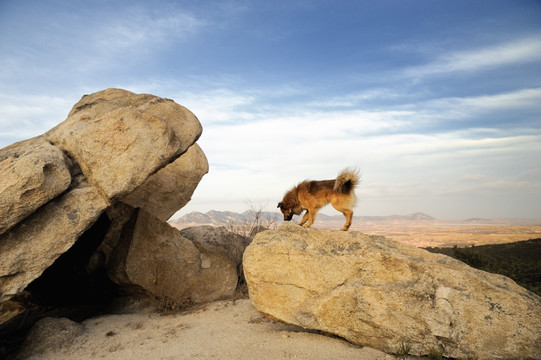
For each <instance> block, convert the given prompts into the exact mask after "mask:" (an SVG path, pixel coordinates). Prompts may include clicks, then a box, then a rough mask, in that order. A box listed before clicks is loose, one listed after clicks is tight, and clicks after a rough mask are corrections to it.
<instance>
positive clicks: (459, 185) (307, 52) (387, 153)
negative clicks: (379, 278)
mask: <svg viewBox="0 0 541 360" xmlns="http://www.w3.org/2000/svg"><path fill="white" fill-rule="evenodd" d="M0 36H1V41H0V147H4V146H7V145H9V144H11V143H13V142H15V141H19V140H22V139H26V138H29V137H32V136H36V135H39V134H42V133H43V132H45V131H46V130H48V129H50V128H51V127H53V126H55V125H56V124H58V123H59V122H61V121H63V120H64V119H65V117H66V116H67V113H68V112H69V110H70V108H71V107H72V106H73V104H75V103H76V102H77V101H78V100H79V99H80V98H81V96H82V95H84V94H89V93H92V92H95V91H98V90H102V89H105V88H109V87H119V88H124V89H127V90H130V91H134V92H137V93H143V92H144V93H151V94H154V95H158V96H163V97H167V98H171V99H174V100H175V101H176V102H178V103H179V104H182V105H184V106H186V107H188V108H189V109H190V110H192V111H193V112H194V113H195V114H196V115H197V117H198V118H199V120H200V121H201V123H202V124H203V129H204V130H203V135H202V137H201V139H200V140H199V144H200V146H201V147H202V149H203V151H204V152H205V154H206V155H207V157H208V160H209V164H210V172H209V173H208V174H207V175H206V176H205V177H204V178H203V180H202V181H201V183H200V185H199V187H198V189H197V190H196V192H195V193H194V196H193V199H192V201H191V202H190V204H188V205H187V206H186V207H185V208H184V209H182V210H181V211H180V212H179V213H177V215H176V216H179V215H182V214H184V213H186V212H190V211H202V212H206V211H208V210H211V209H214V210H232V211H244V210H246V209H247V208H248V203H252V204H255V205H256V206H262V207H264V208H265V209H267V210H271V211H272V210H275V207H276V203H277V202H278V201H279V200H280V199H281V197H282V196H283V194H284V193H285V192H286V191H287V190H288V188H290V187H291V186H293V185H295V184H296V183H298V182H299V181H301V180H303V179H306V178H311V179H330V178H334V177H335V176H336V174H337V173H338V172H339V171H340V170H341V169H342V168H344V167H347V166H355V167H358V168H359V169H360V170H361V172H362V175H363V182H362V183H361V186H360V187H359V189H358V190H357V195H358V197H359V199H360V201H359V204H358V208H357V210H356V215H389V214H408V213H412V212H416V211H421V212H425V213H427V214H429V215H432V216H435V217H437V218H440V219H466V218H470V217H486V218H541V156H540V155H541V2H540V1H538V0H532V1H525V0H524V1H523V0H509V1H502V0H489V1H472V0H467V1H462V0H455V1H437V0H431V1H413V0H412V1H406V0H394V1H391V0H389V1H386V0H381V1H321V0H319V1H318V0H315V1H292V0H288V1H227V0H225V1H182V0H181V1H172V0H170V1H160V0H158V1H138V0H130V1H88V0H87V1H73V0H70V1H67V0H66V1H54V0H50V1H35V0H28V1H19V0H0ZM324 212H325V213H328V214H336V212H335V211H334V210H332V209H331V208H326V209H325V210H324Z"/></svg>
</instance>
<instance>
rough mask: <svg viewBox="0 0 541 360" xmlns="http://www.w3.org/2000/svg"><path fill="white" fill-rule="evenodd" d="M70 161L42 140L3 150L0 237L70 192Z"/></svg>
mask: <svg viewBox="0 0 541 360" xmlns="http://www.w3.org/2000/svg"><path fill="white" fill-rule="evenodd" d="M66 161H67V159H66V158H65V156H64V154H63V153H62V151H61V150H60V149H59V148H57V147H54V146H52V145H51V144H49V142H47V140H46V139H45V138H43V137H41V136H40V137H36V138H32V139H29V140H25V141H21V142H18V143H15V144H12V145H10V146H7V147H5V148H3V149H1V150H0V234H3V233H4V232H6V231H7V230H9V229H10V228H11V227H13V226H14V225H16V224H17V223H18V222H19V221H21V220H22V219H24V218H25V217H27V216H28V215H30V214H32V213H33V212H34V211H36V209H38V208H39V207H40V206H42V205H43V204H45V203H47V202H48V201H49V200H51V199H54V198H55V197H56V196H58V195H60V194H61V193H62V192H64V191H65V190H66V189H67V188H68V186H69V185H70V183H71V175H70V172H69V169H68V166H67V165H66Z"/></svg>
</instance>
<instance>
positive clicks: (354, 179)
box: [333, 168, 361, 194]
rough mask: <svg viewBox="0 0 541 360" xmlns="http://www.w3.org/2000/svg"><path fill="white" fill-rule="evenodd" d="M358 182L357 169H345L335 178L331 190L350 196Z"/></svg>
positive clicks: (359, 179) (359, 177) (359, 178)
mask: <svg viewBox="0 0 541 360" xmlns="http://www.w3.org/2000/svg"><path fill="white" fill-rule="evenodd" d="M360 181H361V176H360V175H359V170H358V169H350V168H346V169H344V170H342V171H341V172H340V174H338V176H337V177H336V180H335V181H334V187H333V190H334V191H335V192H339V193H342V194H351V193H352V192H353V190H355V187H356V186H357V185H358V184H359V182H360Z"/></svg>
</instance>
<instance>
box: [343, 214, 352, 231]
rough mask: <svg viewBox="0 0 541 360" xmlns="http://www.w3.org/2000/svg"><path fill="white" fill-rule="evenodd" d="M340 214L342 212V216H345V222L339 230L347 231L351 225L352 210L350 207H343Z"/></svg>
mask: <svg viewBox="0 0 541 360" xmlns="http://www.w3.org/2000/svg"><path fill="white" fill-rule="evenodd" d="M342 214H344V216H345V217H346V223H345V224H344V226H343V227H342V228H341V229H340V230H342V231H348V229H349V227H350V226H351V221H352V220H353V211H351V210H350V209H344V210H343V211H342Z"/></svg>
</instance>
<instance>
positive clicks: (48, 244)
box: [0, 181, 109, 302]
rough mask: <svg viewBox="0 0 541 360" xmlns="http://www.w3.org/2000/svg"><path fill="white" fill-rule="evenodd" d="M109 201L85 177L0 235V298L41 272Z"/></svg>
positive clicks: (69, 244) (22, 285)
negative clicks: (89, 184) (84, 179)
mask: <svg viewBox="0 0 541 360" xmlns="http://www.w3.org/2000/svg"><path fill="white" fill-rule="evenodd" d="M108 205H109V203H108V201H107V200H106V199H104V198H103V197H102V196H101V194H100V193H99V192H98V191H96V189H95V188H93V187H91V186H88V184H87V183H86V182H85V181H83V182H81V183H80V184H78V185H77V186H76V187H74V188H73V189H71V190H69V191H68V192H67V193H65V194H63V195H62V196H60V197H58V198H55V199H54V200H52V201H50V202H49V203H47V204H46V205H44V206H42V207H41V208H39V209H38V210H37V211H36V212H34V213H33V214H32V215H30V216H29V217H27V218H26V219H25V220H24V221H23V222H21V223H19V224H17V225H16V226H15V227H13V228H12V229H11V230H10V231H8V232H6V233H4V234H2V235H0V255H1V261H0V302H3V301H5V300H7V299H9V298H11V297H12V296H14V295H16V294H17V293H19V292H20V291H22V290H24V288H25V287H26V286H27V285H28V284H29V283H30V282H31V281H32V280H34V279H36V278H37V277H38V276H40V275H41V273H42V272H43V271H44V270H45V269H46V268H47V267H49V266H50V265H51V264H52V263H53V262H54V261H55V260H56V259H57V258H58V257H59V256H60V255H62V254H63V253H64V252H65V251H67V250H68V249H69V248H70V247H71V246H72V245H73V244H74V243H75V241H76V240H77V239H78V238H79V236H80V235H81V234H82V233H83V232H84V231H85V230H86V229H87V228H89V227H90V226H91V225H92V224H93V223H94V221H95V220H96V219H97V218H98V217H99V215H100V214H101V213H102V212H103V210H104V209H105V208H106V207H107V206H108Z"/></svg>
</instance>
